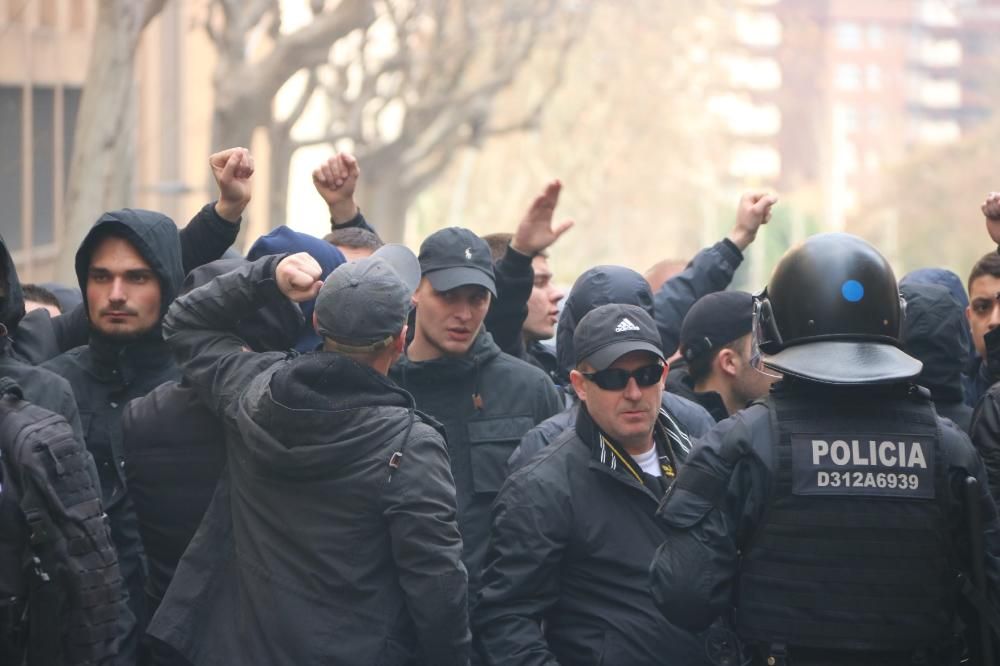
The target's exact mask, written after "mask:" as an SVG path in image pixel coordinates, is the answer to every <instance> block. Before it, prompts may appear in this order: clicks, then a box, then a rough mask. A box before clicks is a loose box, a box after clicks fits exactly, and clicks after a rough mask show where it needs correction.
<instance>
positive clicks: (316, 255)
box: [247, 225, 346, 352]
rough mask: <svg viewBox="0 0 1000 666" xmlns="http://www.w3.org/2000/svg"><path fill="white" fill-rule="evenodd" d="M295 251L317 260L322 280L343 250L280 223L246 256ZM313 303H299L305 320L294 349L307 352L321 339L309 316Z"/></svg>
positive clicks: (320, 341) (331, 270)
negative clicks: (305, 253) (307, 254)
mask: <svg viewBox="0 0 1000 666" xmlns="http://www.w3.org/2000/svg"><path fill="white" fill-rule="evenodd" d="M296 252H308V253H309V255H310V256H312V258H313V259H315V260H316V262H317V263H319V265H320V268H322V269H323V272H322V274H321V275H320V279H323V280H325V279H326V277H327V276H328V275H329V274H330V273H332V272H333V269H335V268H336V267H337V266H339V265H341V264H342V263H344V262H345V261H346V259H345V258H344V255H343V253H341V251H340V250H338V249H337V248H335V247H334V246H333V245H331V244H330V243H328V242H326V241H325V240H321V239H319V238H316V237H314V236H310V235H309V234H304V233H301V232H298V231H293V230H292V229H289V228H288V227H286V226H285V225H281V226H280V227H278V228H276V229H274V230H273V231H271V232H270V233H269V234H267V235H265V236H261V237H260V238H258V239H257V240H256V242H254V244H253V245H252V246H251V247H250V251H249V252H247V259H249V260H250V261H256V260H257V259H260V258H261V257H266V256H268V255H271V254H294V253H296ZM315 306H316V300H315V299H313V300H310V301H306V302H304V303H299V307H300V308H301V309H302V315H303V317H304V318H305V323H304V324H303V325H302V327H301V330H300V331H299V335H298V337H297V340H296V343H295V345H294V347H295V349H296V350H297V351H300V352H306V351H311V350H313V349H315V348H316V347H318V346H319V345H320V343H322V342H323V339H322V338H321V337H320V336H319V334H318V333H316V331H315V330H314V329H313V324H312V316H313V309H314V308H315Z"/></svg>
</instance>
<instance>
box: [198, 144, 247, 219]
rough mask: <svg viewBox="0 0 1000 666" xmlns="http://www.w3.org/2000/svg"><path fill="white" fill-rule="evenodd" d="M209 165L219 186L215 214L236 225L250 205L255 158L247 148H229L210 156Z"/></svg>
mask: <svg viewBox="0 0 1000 666" xmlns="http://www.w3.org/2000/svg"><path fill="white" fill-rule="evenodd" d="M208 164H209V166H211V167H212V175H213V176H215V182H216V184H218V186H219V200H218V201H217V202H216V204H215V212H216V213H218V214H219V217H221V218H222V219H224V220H226V221H227V222H232V223H233V224H235V223H237V222H239V221H240V216H242V215H243V210H244V209H245V208H246V207H247V204H248V203H250V195H251V179H252V177H253V156H252V155H251V154H250V151H249V150H247V149H246V148H228V149H226V150H223V151H221V152H218V153H215V154H214V155H212V156H210V157H209V158H208Z"/></svg>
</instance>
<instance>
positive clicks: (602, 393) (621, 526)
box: [473, 304, 711, 666]
mask: <svg viewBox="0 0 1000 666" xmlns="http://www.w3.org/2000/svg"><path fill="white" fill-rule="evenodd" d="M573 337H574V349H575V352H576V368H575V369H574V370H573V371H572V373H571V374H570V381H572V383H573V388H574V389H575V391H576V394H577V395H578V396H579V397H580V401H581V407H580V410H579V412H578V415H577V419H576V423H575V425H574V426H573V427H571V428H570V429H568V430H566V431H565V432H564V433H563V434H562V435H560V436H559V437H558V438H557V439H556V441H554V442H553V443H552V444H551V445H550V446H548V447H547V448H546V450H545V451H544V452H543V453H540V454H539V455H538V456H536V457H535V458H534V459H533V460H532V461H531V462H529V463H528V464H527V465H525V466H524V467H522V468H521V469H519V470H518V471H516V472H514V473H513V474H512V475H511V477H510V478H509V479H508V480H507V483H506V484H504V487H503V489H502V490H501V492H500V494H499V495H498V497H497V500H496V503H495V505H494V520H493V529H492V533H491V535H490V549H489V553H488V559H487V567H486V569H485V571H484V573H483V589H482V593H481V596H480V599H479V602H478V604H477V606H476V610H475V612H474V615H473V624H474V628H475V632H474V633H475V636H476V638H475V640H476V644H477V647H478V648H479V651H480V653H481V654H482V655H483V656H484V657H485V659H486V662H487V663H489V664H492V665H499V664H504V665H510V666H514V665H522V664H523V665H527V664H555V663H560V664H597V663H600V664H605V665H606V666H617V665H621V666H626V665H627V666H641V665H645V664H649V665H653V664H684V665H685V666H696V665H699V664H708V663H711V662H709V660H708V657H707V655H706V646H705V645H704V642H703V640H702V639H701V638H700V637H696V636H694V635H693V634H690V633H688V632H686V631H683V630H681V629H678V628H677V627H675V626H673V625H671V624H670V623H668V622H667V621H666V620H665V619H664V618H663V616H662V615H661V614H660V613H659V612H658V611H657V609H656V606H655V605H654V604H653V600H652V598H651V597H650V595H649V593H648V590H647V584H646V576H647V571H648V569H649V562H650V561H651V559H652V556H653V554H654V553H655V552H656V548H657V546H658V545H659V543H660V542H662V539H663V538H664V531H663V529H662V527H661V526H660V525H659V524H658V521H657V519H656V510H657V506H658V504H659V501H660V499H661V498H662V497H663V495H664V493H665V492H666V490H667V488H668V487H669V486H670V484H671V482H672V481H673V478H674V475H675V473H676V470H677V468H678V465H679V463H680V460H681V458H682V453H681V452H680V451H679V450H678V449H677V448H676V443H675V442H674V441H673V440H672V438H671V437H669V436H668V434H667V429H668V423H667V417H666V416H665V415H664V413H663V412H662V410H661V394H662V392H663V379H664V376H665V375H666V372H667V367H666V363H665V360H664V358H663V352H662V351H661V343H660V334H659V331H658V330H657V328H656V323H655V322H654V321H653V318H652V317H650V316H649V314H648V313H646V311H644V310H643V309H642V308H640V307H638V306H635V305H618V304H610V305H603V306H600V307H598V308H596V309H594V310H592V311H591V312H590V313H588V314H587V315H586V316H585V317H584V318H583V319H582V320H581V321H580V324H579V326H577V329H576V331H575V332H574V336H573ZM543 623H544V627H545V628H544V631H543V629H542V627H543Z"/></svg>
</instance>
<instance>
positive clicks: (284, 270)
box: [274, 252, 323, 303]
mask: <svg viewBox="0 0 1000 666" xmlns="http://www.w3.org/2000/svg"><path fill="white" fill-rule="evenodd" d="M322 274H323V269H322V268H320V265H319V263H318V262H317V261H316V260H315V259H313V257H312V255H310V254H309V253H308V252H298V253H296V254H291V255H289V256H287V257H285V258H284V259H282V260H281V261H280V262H278V266H277V267H276V268H275V269H274V279H275V281H276V282H277V283H278V289H279V290H281V293H282V294H284V295H285V296H287V297H288V299H289V300H292V301H295V302H296V303H301V302H303V301H308V300H311V299H313V298H316V295H317V294H319V289H320V287H322V286H323V281H322V280H321V279H320V276H321V275H322Z"/></svg>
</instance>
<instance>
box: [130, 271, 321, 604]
mask: <svg viewBox="0 0 1000 666" xmlns="http://www.w3.org/2000/svg"><path fill="white" fill-rule="evenodd" d="M246 263H247V262H246V260H245V259H242V258H240V259H220V260H219V261H214V262H212V263H210V264H206V265H205V266H200V267H198V268H195V269H194V270H192V271H191V272H190V273H189V274H188V276H187V278H186V279H185V281H184V290H185V291H190V290H191V289H193V288H195V287H200V286H201V285H204V284H207V283H208V282H210V281H211V280H213V279H215V278H216V277H218V276H220V275H223V274H224V273H228V272H229V271H231V270H235V269H237V268H241V267H243V266H245V265H246ZM302 324H303V315H302V312H301V311H300V310H299V308H298V307H297V306H296V304H295V303H292V302H291V301H288V300H284V299H283V300H282V301H281V302H279V303H275V304H272V305H271V306H270V307H268V308H262V309H260V310H257V311H256V312H254V313H252V314H251V315H249V316H247V317H244V318H242V319H241V320H240V321H238V322H236V323H235V326H236V327H237V330H238V331H239V335H240V337H241V338H242V339H243V340H244V341H245V342H246V343H247V345H248V346H249V347H250V348H251V349H253V350H255V351H283V350H286V349H290V348H291V347H292V345H294V343H295V341H296V340H298V339H299V337H300V334H301V330H302ZM122 439H123V445H124V449H125V475H126V480H127V485H128V492H129V494H130V496H131V497H132V501H133V504H134V506H135V510H136V515H137V516H138V519H139V533H140V535H141V536H142V544H143V548H144V550H145V553H146V561H147V563H148V569H149V576H148V578H147V579H146V594H147V601H148V604H149V608H148V611H149V614H150V616H152V614H153V613H155V612H156V608H157V606H159V604H160V600H161V599H162V598H163V595H164V593H165V592H166V590H167V586H168V585H169V584H170V580H171V578H173V574H174V569H175V568H176V567H177V562H178V561H179V560H180V558H181V555H183V554H184V550H185V549H186V548H187V546H188V543H189V542H190V541H191V538H192V537H193V536H194V533H195V531H196V530H197V529H198V525H199V523H201V519H202V516H203V515H204V513H205V510H206V509H207V508H208V504H209V502H210V501H211V499H212V495H213V493H214V492H215V487H216V484H217V483H218V481H219V476H220V474H221V473H222V469H223V467H224V466H225V461H226V450H225V445H224V441H223V440H224V430H223V425H222V422H221V421H220V420H219V419H218V417H217V416H216V415H215V414H213V413H212V411H211V410H210V409H209V408H208V407H207V406H206V405H205V404H204V403H203V402H202V401H201V400H200V399H199V398H198V396H197V393H196V392H195V390H194V388H193V387H192V386H191V385H190V384H189V383H187V382H185V381H180V382H176V381H171V382H166V383H164V384H161V385H160V386H158V387H157V388H156V389H154V390H153V391H152V392H150V393H148V394H146V395H144V396H142V397H140V398H136V399H135V400H133V401H131V402H130V403H128V406H127V407H126V408H125V413H124V416H123V418H122Z"/></svg>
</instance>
